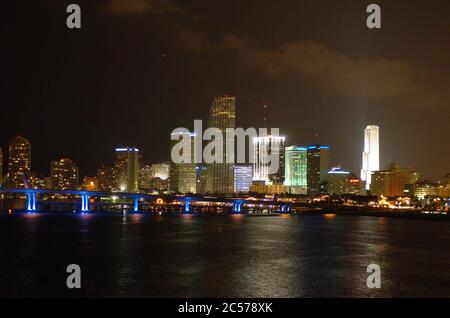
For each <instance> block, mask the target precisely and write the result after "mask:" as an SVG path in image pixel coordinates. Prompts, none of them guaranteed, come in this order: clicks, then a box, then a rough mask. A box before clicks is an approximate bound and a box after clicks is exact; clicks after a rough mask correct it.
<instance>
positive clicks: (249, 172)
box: [234, 164, 253, 193]
mask: <svg viewBox="0 0 450 318" xmlns="http://www.w3.org/2000/svg"><path fill="white" fill-rule="evenodd" d="M252 179H253V166H252V165H245V164H236V165H235V166H234V192H236V193H247V192H249V191H250V188H251V186H252Z"/></svg>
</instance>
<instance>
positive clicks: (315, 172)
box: [307, 145, 331, 196]
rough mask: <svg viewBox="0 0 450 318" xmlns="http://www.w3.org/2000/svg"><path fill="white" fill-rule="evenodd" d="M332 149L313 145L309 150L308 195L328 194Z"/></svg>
mask: <svg viewBox="0 0 450 318" xmlns="http://www.w3.org/2000/svg"><path fill="white" fill-rule="evenodd" d="M330 162H331V149H330V146H326V145H312V146H309V147H308V150H307V186H308V195H310V196H313V195H316V194H319V193H322V192H326V186H327V182H328V171H329V170H330V168H331V166H330Z"/></svg>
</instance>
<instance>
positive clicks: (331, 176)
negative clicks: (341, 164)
mask: <svg viewBox="0 0 450 318" xmlns="http://www.w3.org/2000/svg"><path fill="white" fill-rule="evenodd" d="M349 180H350V172H348V171H344V170H342V169H341V168H332V169H331V170H330V171H328V193H330V194H337V195H342V194H346V193H348V190H349V189H348V188H349V187H348V185H349Z"/></svg>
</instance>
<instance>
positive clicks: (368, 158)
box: [361, 125, 380, 190]
mask: <svg viewBox="0 0 450 318" xmlns="http://www.w3.org/2000/svg"><path fill="white" fill-rule="evenodd" d="M378 170H380V128H379V127H378V126H375V125H369V126H367V127H366V128H365V129H364V152H363V154H362V169H361V180H362V181H365V183H366V190H370V184H371V178H372V172H374V171H378Z"/></svg>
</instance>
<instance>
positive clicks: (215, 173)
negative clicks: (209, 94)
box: [206, 96, 236, 193]
mask: <svg viewBox="0 0 450 318" xmlns="http://www.w3.org/2000/svg"><path fill="white" fill-rule="evenodd" d="M208 127H209V128H218V129H220V130H221V131H222V140H221V142H222V145H223V151H222V153H223V156H222V158H221V159H222V162H221V163H218V162H216V163H212V164H208V180H207V186H206V188H207V191H208V192H211V193H233V190H234V181H233V177H234V175H233V163H227V153H226V145H225V136H226V135H225V133H226V129H227V128H235V127H236V98H235V97H232V96H221V97H214V99H213V103H212V106H211V109H210V112H209V120H208ZM228 155H231V154H228ZM233 156H234V150H233Z"/></svg>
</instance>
